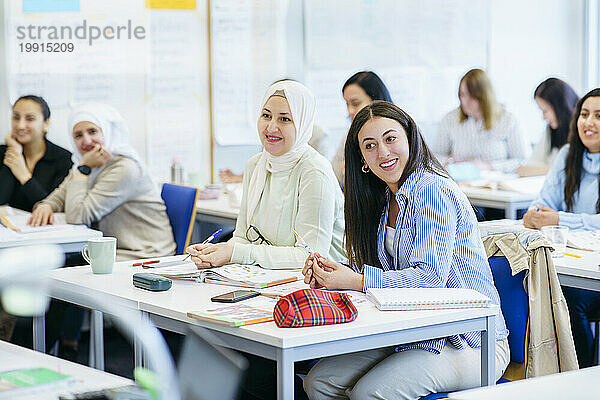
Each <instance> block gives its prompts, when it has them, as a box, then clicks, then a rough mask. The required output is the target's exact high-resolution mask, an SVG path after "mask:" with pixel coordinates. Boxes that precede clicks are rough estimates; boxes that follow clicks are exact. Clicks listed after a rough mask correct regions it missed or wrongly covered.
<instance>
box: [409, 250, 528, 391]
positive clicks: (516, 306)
mask: <svg viewBox="0 0 600 400" xmlns="http://www.w3.org/2000/svg"><path fill="white" fill-rule="evenodd" d="M488 261H489V263H490V268H491V269H492V275H493V276H494V283H495V285H496V289H497V290H498V294H499V295H500V308H501V309H502V314H503V315H504V320H505V321H506V327H507V328H508V330H509V332H510V333H509V335H508V345H509V347H510V360H511V362H515V363H519V364H523V363H524V362H525V354H526V351H527V349H526V348H525V338H526V336H527V321H528V320H529V297H528V296H527V292H526V291H525V288H524V287H523V279H525V272H526V271H522V272H519V273H518V274H517V275H515V276H513V275H512V270H511V268H510V264H509V263H508V260H507V259H506V257H504V256H501V257H499V256H493V257H490V258H489V259H488ZM505 382H510V381H509V380H508V379H505V378H500V379H499V380H498V382H496V383H505ZM446 397H448V393H432V394H429V395H427V396H424V397H421V400H433V399H443V398H446Z"/></svg>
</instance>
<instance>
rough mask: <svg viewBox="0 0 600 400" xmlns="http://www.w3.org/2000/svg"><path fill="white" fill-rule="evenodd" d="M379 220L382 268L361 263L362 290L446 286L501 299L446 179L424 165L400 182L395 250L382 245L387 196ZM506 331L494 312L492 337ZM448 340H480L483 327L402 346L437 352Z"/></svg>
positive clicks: (466, 212)
mask: <svg viewBox="0 0 600 400" xmlns="http://www.w3.org/2000/svg"><path fill="white" fill-rule="evenodd" d="M390 195H391V192H390V190H389V189H388V191H387V199H388V201H387V202H386V206H385V209H384V212H383V213H382V215H381V219H380V221H379V229H378V235H377V251H378V256H379V261H380V262H381V265H382V267H383V268H378V267H372V266H368V265H365V266H363V274H364V279H363V289H364V290H365V291H366V290H367V289H368V288H370V287H376V288H382V287H413V288H414V287H448V288H469V289H474V290H477V291H478V292H481V293H483V294H485V295H486V296H488V297H489V298H490V299H492V303H494V304H500V298H499V296H498V292H497V290H496V287H495V286H494V280H493V277H492V272H491V270H490V266H489V264H488V261H487V257H486V254H485V249H484V247H483V243H482V241H481V238H480V236H479V228H478V226H477V219H476V218H475V214H474V212H473V209H472V207H471V205H470V203H469V201H468V200H467V198H466V196H465V195H464V193H463V192H462V191H461V190H460V189H459V188H458V186H457V185H456V184H455V183H454V182H453V181H452V180H450V179H447V178H444V177H441V176H439V175H436V174H434V173H431V172H429V171H426V170H424V169H418V170H416V171H415V172H413V173H412V174H411V175H410V176H409V177H408V179H407V180H406V181H405V182H404V183H403V184H402V185H401V186H400V188H399V189H398V192H397V193H396V201H397V203H398V207H399V209H400V211H399V213H398V217H397V219H396V234H395V237H394V254H393V255H390V254H389V253H388V252H387V251H386V249H385V234H386V229H385V227H386V223H387V219H388V208H389V196H390ZM507 336H508V330H507V329H506V324H505V322H504V317H503V316H502V313H501V312H500V314H499V315H498V316H497V317H496V339H497V340H501V339H504V338H506V337H507ZM446 339H449V340H450V343H452V344H453V345H454V346H455V347H456V348H459V349H462V348H464V347H465V345H466V344H468V345H469V346H470V347H479V346H480V345H481V332H479V331H477V332H469V333H466V334H464V335H455V336H450V337H448V338H442V339H434V340H427V341H423V342H418V343H412V344H409V345H403V346H400V347H399V348H398V349H399V350H408V349H424V350H429V351H432V352H434V353H438V354H439V353H440V352H441V350H442V348H443V347H444V345H445V344H446Z"/></svg>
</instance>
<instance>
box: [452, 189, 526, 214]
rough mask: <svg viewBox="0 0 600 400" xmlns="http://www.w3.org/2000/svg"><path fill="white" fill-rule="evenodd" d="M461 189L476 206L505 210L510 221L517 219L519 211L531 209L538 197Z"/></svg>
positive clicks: (497, 191) (496, 190)
mask: <svg viewBox="0 0 600 400" xmlns="http://www.w3.org/2000/svg"><path fill="white" fill-rule="evenodd" d="M460 188H461V190H462V191H463V192H464V193H465V194H466V195H467V198H468V199H469V201H470V202H471V204H473V205H474V206H479V207H489V208H499V209H501V210H504V217H505V218H508V219H517V211H518V210H521V209H524V208H529V205H530V204H531V202H532V201H533V200H535V199H536V197H537V194H531V193H519V192H510V191H507V190H498V189H487V188H481V187H470V186H462V185H461V186H460Z"/></svg>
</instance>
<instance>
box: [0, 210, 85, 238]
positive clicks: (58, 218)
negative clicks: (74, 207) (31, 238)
mask: <svg viewBox="0 0 600 400" xmlns="http://www.w3.org/2000/svg"><path fill="white" fill-rule="evenodd" d="M30 216H31V214H30V213H25V212H23V213H19V214H14V215H0V224H2V225H4V226H5V227H7V228H9V229H10V230H12V231H15V232H18V233H35V232H45V231H60V230H64V229H73V228H78V227H80V228H82V229H83V228H86V226H85V225H71V224H67V220H66V218H65V214H64V213H54V224H53V225H45V226H36V227H33V226H29V225H27V221H29V217H30Z"/></svg>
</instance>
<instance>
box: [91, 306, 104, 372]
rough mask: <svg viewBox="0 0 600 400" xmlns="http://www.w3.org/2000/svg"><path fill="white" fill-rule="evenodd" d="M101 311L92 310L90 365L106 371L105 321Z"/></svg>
mask: <svg viewBox="0 0 600 400" xmlns="http://www.w3.org/2000/svg"><path fill="white" fill-rule="evenodd" d="M102 318H103V315H102V312H101V311H98V310H91V311H90V367H93V368H96V369H99V370H101V371H104V321H103V319H102Z"/></svg>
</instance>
